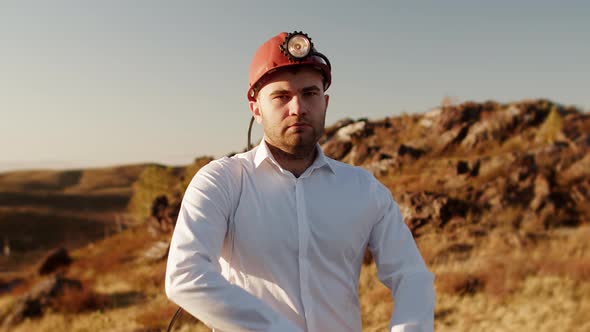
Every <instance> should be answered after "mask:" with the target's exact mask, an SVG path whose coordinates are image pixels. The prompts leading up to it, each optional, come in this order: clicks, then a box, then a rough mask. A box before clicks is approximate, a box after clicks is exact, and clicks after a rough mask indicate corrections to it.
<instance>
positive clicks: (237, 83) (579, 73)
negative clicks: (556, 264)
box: [0, 0, 590, 170]
mask: <svg viewBox="0 0 590 332" xmlns="http://www.w3.org/2000/svg"><path fill="white" fill-rule="evenodd" d="M589 18H590V1H567V0H566V1H557V0H554V1H543V0H538V1H533V0H530V1H514V0H513V1H506V0H496V1H476V0H469V1H468V0H464V1H458V0H457V1H455V0H446V1H393V0H391V1H366V2H361V1H318V0H316V1H307V0H303V1H280V2H279V1H274V2H270V1H237V0H236V1H202V2H201V1H114V0H109V1H74V0H72V1H25V0H23V1H16V0H15V1H8V0H6V1H1V2H0V170H7V169H22V168H39V167H54V168H55V167H57V168H74V167H88V166H105V165H117V164H128V163H136V162H145V161H153V162H161V163H165V164H169V165H178V164H187V163H189V162H190V161H192V160H193V159H194V158H195V157H197V156H201V155H213V156H222V155H225V154H227V153H229V152H232V151H239V150H241V149H242V148H243V147H244V146H245V144H246V142H245V139H246V131H247V125H248V121H249V118H250V114H249V111H248V106H247V100H246V97H245V94H246V89H247V75H248V66H249V63H250V59H251V57H252V55H253V53H254V51H255V49H256V48H257V47H258V46H259V45H260V44H261V43H262V42H264V41H265V40H266V39H268V38H270V37H271V36H273V35H275V34H277V33H278V32H280V31H293V30H303V31H305V32H307V33H308V34H309V35H310V36H311V37H312V38H313V40H314V42H315V45H316V47H317V48H318V50H319V51H321V52H322V53H324V54H326V55H327V56H328V57H329V58H330V60H331V62H332V66H333V76H334V82H333V85H332V87H331V88H330V90H329V91H328V92H329V94H330V95H331V99H330V108H329V110H328V117H327V124H331V123H333V122H335V121H337V120H339V119H341V118H344V117H352V118H360V117H368V118H370V119H379V118H383V117H385V116H391V115H397V114H400V113H402V112H406V113H416V112H425V111H428V110H429V109H431V108H432V107H435V106H437V105H439V104H440V101H441V100H442V99H443V97H445V96H451V97H453V98H455V99H456V100H457V101H460V102H462V101H466V100H475V101H484V100H487V99H494V100H498V101H500V102H508V101H517V100H521V99H525V98H538V97H543V98H549V99H552V100H554V101H557V102H559V103H563V104H567V105H577V106H579V107H581V108H582V109H585V110H588V109H589V108H590V23H589ZM260 133H261V130H260V129H257V131H256V136H258V137H257V138H259V137H260V135H261V134H260Z"/></svg>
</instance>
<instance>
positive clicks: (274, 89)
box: [248, 33, 331, 155]
mask: <svg viewBox="0 0 590 332" xmlns="http://www.w3.org/2000/svg"><path fill="white" fill-rule="evenodd" d="M294 35H295V37H298V36H304V37H305V38H307V36H306V35H304V34H302V33H293V34H287V33H281V34H279V35H277V36H275V37H273V38H271V39H270V40H269V41H267V42H266V43H264V44H263V45H262V46H261V47H260V48H259V49H258V51H257V52H256V55H255V56H254V59H253V61H252V65H251V67H250V88H249V90H248V99H249V100H250V102H249V104H250V110H251V111H252V115H253V116H254V117H255V118H256V121H257V122H258V123H260V124H262V127H263V130H264V136H265V139H266V141H267V143H269V144H271V145H273V146H274V147H277V148H279V149H280V150H282V151H284V152H287V153H290V154H295V155H301V154H307V153H309V152H311V151H313V150H314V148H315V144H316V143H317V142H318V140H319V139H320V137H321V136H322V134H323V132H324V124H325V117H326V110H327V107H328V101H329V96H328V95H325V94H324V91H325V90H326V89H327V88H328V87H329V85H330V83H331V72H330V66H329V62H328V61H327V58H325V56H323V55H321V54H319V53H317V52H315V49H313V45H312V44H311V42H309V44H308V45H303V48H305V47H306V46H308V47H309V51H310V54H309V55H308V56H307V57H306V58H303V59H297V58H295V59H294V58H293V56H292V55H290V54H288V51H285V48H287V47H292V48H295V52H297V50H298V49H300V48H301V47H299V46H300V45H297V43H298V42H300V43H305V42H306V40H304V39H300V40H296V43H295V45H294V46H293V45H289V39H290V38H291V39H292V38H294V37H293V36H294ZM291 44H293V43H291ZM303 51H305V49H303ZM314 52H315V53H314ZM317 54H319V55H317ZM296 55H297V54H296ZM324 59H325V60H324Z"/></svg>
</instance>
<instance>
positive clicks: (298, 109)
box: [289, 96, 307, 116]
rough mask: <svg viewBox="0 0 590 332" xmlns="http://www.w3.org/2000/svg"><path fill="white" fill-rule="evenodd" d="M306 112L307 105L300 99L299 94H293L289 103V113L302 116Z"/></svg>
mask: <svg viewBox="0 0 590 332" xmlns="http://www.w3.org/2000/svg"><path fill="white" fill-rule="evenodd" d="M306 113H307V105H305V103H304V102H303V100H301V97H300V96H294V97H293V98H292V99H291V102H290V103H289V115H298V116H302V115H305V114H306Z"/></svg>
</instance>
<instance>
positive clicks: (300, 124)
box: [289, 122, 311, 128]
mask: <svg viewBox="0 0 590 332" xmlns="http://www.w3.org/2000/svg"><path fill="white" fill-rule="evenodd" d="M301 127H311V126H310V125H309V123H305V122H295V123H293V124H292V125H290V126H289V128H301Z"/></svg>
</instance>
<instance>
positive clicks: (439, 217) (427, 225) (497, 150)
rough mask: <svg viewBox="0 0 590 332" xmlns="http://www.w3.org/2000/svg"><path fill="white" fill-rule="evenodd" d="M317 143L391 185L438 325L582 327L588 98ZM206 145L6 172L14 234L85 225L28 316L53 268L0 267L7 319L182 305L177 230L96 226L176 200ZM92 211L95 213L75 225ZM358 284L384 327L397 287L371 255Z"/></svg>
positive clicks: (445, 116) (166, 314) (474, 108)
mask: <svg viewBox="0 0 590 332" xmlns="http://www.w3.org/2000/svg"><path fill="white" fill-rule="evenodd" d="M320 144H321V145H322V147H323V149H324V151H325V153H326V154H327V155H328V156H330V157H332V158H334V159H337V160H341V161H343V162H346V163H350V164H353V165H358V166H360V167H363V168H366V169H367V170H369V171H371V172H372V173H373V174H374V175H375V176H376V177H377V179H379V180H380V181H381V182H382V183H383V184H384V185H385V186H386V187H387V188H389V189H390V190H391V192H392V195H393V196H394V198H395V199H396V201H397V202H398V203H399V205H400V208H401V211H402V214H403V215H404V219H405V222H406V223H407V224H408V226H409V228H410V229H411V230H412V232H413V234H414V235H415V237H416V242H417V244H418V246H419V247H420V249H421V252H422V255H423V257H424V260H425V261H426V263H427V264H428V266H429V268H430V269H431V271H433V272H434V274H435V276H436V290H437V303H436V317H435V319H436V321H435V325H436V328H435V330H436V331H483V330H492V331H495V330H519V331H544V330H555V329H559V330H579V331H584V330H590V314H589V313H590V281H589V280H590V241H588V239H589V238H590V115H589V114H588V113H586V112H583V111H581V110H579V109H576V108H574V107H569V106H564V105H560V104H557V103H554V102H552V101H549V100H542V99H541V100H524V101H519V102H514V103H506V104H501V103H497V102H493V101H487V102H483V103H476V102H466V103H462V104H458V105H445V106H444V107H440V108H437V109H434V110H432V111H430V112H428V113H425V114H411V115H410V114H405V115H401V116H392V117H387V118H384V119H376V120H370V119H343V120H341V121H339V122H337V123H335V124H333V125H331V126H329V127H328V128H326V133H325V135H324V137H323V138H322V139H321V141H320ZM210 160H211V159H210V158H208V157H203V158H197V159H195V162H194V163H193V164H191V165H187V166H185V167H175V168H170V167H164V166H160V165H135V166H121V167H115V168H109V169H94V170H71V171H63V172H60V171H38V172H37V171H30V172H11V173H2V174H0V234H2V235H3V236H6V235H5V234H9V237H11V238H12V237H15V238H19V237H20V238H21V243H23V246H25V247H26V246H32V245H33V244H32V243H33V242H34V241H32V240H30V239H32V238H44V236H45V237H47V236H46V234H48V235H49V237H50V238H52V239H53V240H52V241H49V242H51V243H52V245H56V244H58V243H60V241H64V238H63V234H64V230H66V229H69V230H70V231H69V232H70V235H69V237H70V240H71V238H76V235H74V234H78V235H79V234H83V233H84V232H87V233H88V232H89V233H91V234H92V235H91V236H87V237H86V238H83V239H82V238H80V239H81V240H80V241H78V242H76V245H72V249H74V248H79V249H75V250H72V251H71V253H72V258H73V263H72V265H71V266H70V267H69V268H67V270H65V272H63V276H65V277H67V278H71V279H75V280H78V281H80V282H81V283H82V285H84V287H83V288H82V289H83V291H80V290H78V291H69V292H65V293H64V294H65V295H63V294H62V295H58V296H57V298H55V299H53V300H52V301H50V302H48V303H49V304H47V305H46V306H47V309H45V310H43V312H42V313H41V314H39V317H38V318H37V319H32V320H25V321H15V320H11V318H10V317H15V316H14V312H15V309H14V308H15V307H18V305H19V303H22V300H23V299H24V298H26V297H25V295H23V294H29V295H28V296H30V291H31V289H34V288H32V286H33V285H35V284H37V285H38V284H39V282H40V281H41V280H46V279H45V278H46V277H41V276H37V275H35V273H36V272H35V270H34V269H25V270H26V272H25V273H24V274H21V275H20V276H14V275H10V274H5V276H4V277H3V276H2V274H1V273H0V331H1V330H2V329H3V328H4V329H5V330H6V331H29V330H39V331H48V330H68V331H85V330H117V331H162V330H165V327H166V326H167V323H168V321H169V319H170V318H171V315H172V313H173V312H174V310H175V306H174V305H173V304H171V303H170V302H169V301H167V299H166V298H165V296H164V294H163V275H164V271H165V250H164V251H163V252H162V248H164V249H165V246H166V241H168V239H169V236H170V234H159V235H154V234H150V233H149V232H148V230H147V229H146V227H145V226H142V224H141V223H136V224H129V225H128V226H126V227H123V228H122V229H118V230H117V229H114V228H112V229H109V231H107V232H106V233H105V229H106V228H104V225H105V224H108V225H111V226H113V225H116V224H117V223H116V222H115V221H114V219H116V218H127V217H121V216H128V217H129V218H132V216H134V217H133V218H139V221H140V222H141V221H142V220H143V219H142V218H144V217H147V216H148V215H149V213H150V205H151V203H152V201H154V199H155V198H156V197H157V196H159V195H165V196H167V197H168V198H169V199H170V200H171V201H172V200H174V199H175V198H176V199H177V198H178V195H182V192H183V190H184V188H185V187H186V185H187V184H188V181H189V180H190V178H191V177H192V175H193V174H194V173H195V172H196V171H197V170H198V169H199V168H200V167H202V166H203V165H204V164H206V163H207V162H209V161H210ZM89 219H90V220H92V222H95V223H96V224H94V226H92V227H86V226H84V227H79V228H75V227H72V225H88V222H89ZM15 220H16V222H15ZM41 224H44V225H45V226H44V227H41V226H40V225H41ZM7 225H8V226H7ZM23 225H27V226H23ZM64 225H70V226H69V227H70V228H68V227H65V226H64ZM53 228H55V229H56V230H59V232H54V233H52V232H51V230H52V229H53ZM115 231H116V232H115ZM39 232H41V233H39ZM65 233H68V231H66V232H65ZM107 233H108V234H107ZM32 234H35V235H32ZM60 234H61V235H60ZM41 235H42V236H41ZM60 236H61V238H60ZM27 239H28V240H27ZM56 239H57V240H56ZM0 241H2V239H1V238H0ZM27 241H28V242H27ZM158 241H162V242H161V243H160V244H158ZM74 242H75V241H74ZM90 242H92V243H90ZM87 243H90V244H88V245H85V244H87ZM0 244H1V243H0ZM15 247H16V244H15ZM49 247H50V245H45V246H44V247H43V248H45V249H47V248H49ZM154 253H155V254H154ZM0 257H2V256H0ZM36 257H38V256H36ZM2 259H4V261H2V260H0V263H3V262H6V261H7V258H2ZM30 261H34V260H33V259H31V260H30ZM0 266H5V265H2V264H0ZM20 267H21V268H25V267H24V266H20ZM0 272H2V271H0ZM15 285H16V286H15ZM27 292H29V293H27ZM359 294H360V297H361V312H362V318H363V330H364V331H381V330H384V329H385V328H386V326H387V323H388V319H389V316H388V315H389V313H390V312H391V310H392V306H391V303H390V301H389V299H390V293H389V290H387V289H386V288H385V287H383V286H382V285H380V283H379V282H378V280H377V279H376V277H375V265H374V264H373V263H372V261H371V257H370V255H367V257H366V259H365V264H364V266H363V270H362V273H361V280H360V284H359ZM19 301H21V302H19ZM3 320H4V322H5V326H4V327H2V321H3ZM9 321H12V322H13V323H10V324H8V323H6V322H9ZM14 322H16V323H14ZM6 324H8V325H6ZM187 324H188V323H187ZM190 324H193V325H194V322H193V323H190ZM193 328H194V330H195V331H205V330H206V327H204V325H202V324H196V325H194V327H193ZM184 330H188V326H185V329H184Z"/></svg>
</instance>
